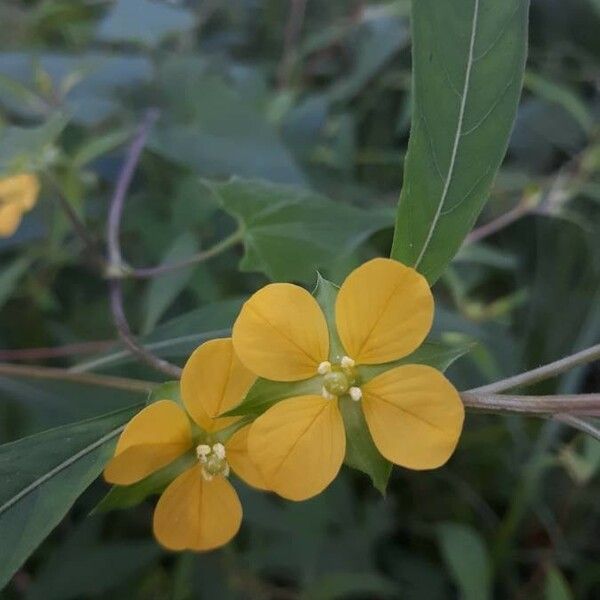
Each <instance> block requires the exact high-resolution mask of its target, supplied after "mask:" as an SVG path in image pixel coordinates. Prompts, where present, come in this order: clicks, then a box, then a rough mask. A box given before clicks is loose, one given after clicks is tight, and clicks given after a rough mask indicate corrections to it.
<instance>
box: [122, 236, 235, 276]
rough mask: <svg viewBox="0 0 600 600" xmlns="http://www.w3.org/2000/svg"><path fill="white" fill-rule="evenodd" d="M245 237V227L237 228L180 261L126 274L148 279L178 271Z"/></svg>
mask: <svg viewBox="0 0 600 600" xmlns="http://www.w3.org/2000/svg"><path fill="white" fill-rule="evenodd" d="M243 239H244V229H243V228H242V227H240V228H238V229H236V230H235V231H234V232H233V233H232V234H231V235H230V236H228V237H226V238H224V239H223V240H221V241H220V242H217V243H216V244H215V245H214V246H211V247H210V248H207V249H206V250H202V251H201V252H198V253H197V254H194V255H193V256H190V257H189V258H186V259H184V260H181V261H179V262H174V263H170V264H166V265H157V266H156V267H144V268H139V269H138V268H135V269H131V271H129V272H128V273H127V274H126V276H127V277H133V278H135V279H146V278H149V277H160V276H161V275H166V274H168V273H171V272H172V271H177V270H178V269H184V268H185V267H191V266H192V265H196V264H199V263H202V262H204V261H206V260H208V259H209V258H213V257H214V256H217V255H218V254H221V253H222V252H225V250H228V249H229V248H231V247H232V246H235V245H236V244H238V243H239V242H241V241H242V240H243Z"/></svg>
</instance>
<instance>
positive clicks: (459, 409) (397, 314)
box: [232, 258, 464, 500]
mask: <svg viewBox="0 0 600 600" xmlns="http://www.w3.org/2000/svg"><path fill="white" fill-rule="evenodd" d="M433 309H434V306H433V297H432V294H431V291H430V289H429V285H428V284H427V281H426V280H425V278H424V277H423V276H421V275H420V274H419V273H417V271H415V270H414V269H412V268H409V267H406V266H404V265H402V264H401V263H398V262H396V261H393V260H389V259H382V258H378V259H374V260H371V261H369V262H367V263H365V264H364V265H362V266H361V267H359V268H357V269H356V270H355V271H353V272H352V273H351V274H350V275H349V276H348V277H347V279H346V280H345V281H344V283H343V285H342V286H341V288H340V290H339V293H338V295H337V298H336V302H335V325H334V324H333V323H330V328H331V331H330V330H329V328H328V325H327V321H326V317H325V315H324V314H323V312H322V311H321V308H320V307H319V304H318V303H317V301H316V300H315V298H314V297H313V296H311V295H310V294H309V293H308V292H307V291H306V290H304V289H303V288H300V287H298V286H295V285H291V284H286V283H274V284H270V285H267V286H266V287H264V288H262V289H261V290H259V291H258V292H256V293H255V294H254V295H253V296H252V297H251V298H250V299H249V300H248V301H247V302H246V303H245V304H244V306H243V308H242V310H241V312H240V315H239V317H238V319H237V320H236V322H235V325H234V328H233V336H232V337H233V345H234V348H235V351H236V353H237V355H238V356H239V358H240V360H241V361H242V363H244V365H245V366H246V367H247V368H248V369H250V370H251V371H252V372H254V373H256V374H257V375H258V376H260V377H262V378H265V379H270V380H274V381H286V382H293V381H300V380H305V379H309V378H314V377H317V378H320V379H319V386H320V387H319V388H317V390H320V392H321V393H320V394H319V393H317V394H315V393H313V394H309V395H302V396H298V397H292V398H289V399H286V400H282V401H280V402H278V403H277V404H275V405H274V406H272V407H271V408H269V409H268V410H267V411H266V412H265V413H264V414H262V415H261V416H259V417H258V418H257V419H256V421H254V423H253V425H252V426H251V429H250V433H249V434H248V452H249V454H250V458H251V460H252V461H253V462H254V464H255V465H256V467H257V468H258V470H259V471H260V473H261V474H262V476H263V477H264V481H265V482H266V486H267V487H268V489H271V490H273V491H275V492H277V493H278V494H280V495H281V496H283V497H285V498H288V499H291V500H304V499H306V498H310V497H312V496H314V495H316V494H318V493H320V492H321V491H322V490H323V489H324V488H325V487H327V485H329V483H330V482H331V481H332V480H333V479H334V478H335V476H336V475H337V473H338V471H339V469H340V467H341V465H342V462H343V460H344V456H345V449H346V435H345V429H344V422H343V418H342V414H341V412H340V408H339V402H340V401H341V400H347V399H348V398H351V399H352V400H355V401H358V402H360V403H361V405H362V410H363V413H364V417H365V419H366V423H367V425H368V429H369V431H370V433H371V436H372V438H373V441H374V443H375V445H376V446H377V448H378V450H379V452H380V453H381V454H382V455H383V456H384V457H385V458H387V459H388V460H390V461H391V462H393V463H395V464H397V465H401V466H404V467H407V468H411V469H432V468H435V467H439V466H441V465H442V464H443V463H445V462H446V461H447V460H448V458H449V457H450V456H451V454H452V452H453V451H454V449H455V447H456V444H457V442H458V438H459V436H460V432H461V429H462V424H463V419H464V408H463V404H462V402H461V400H460V397H459V395H458V393H457V391H456V390H455V389H454V387H453V386H452V384H451V383H450V382H449V381H448V380H447V379H446V378H445V377H444V376H443V375H442V374H441V373H440V372H439V371H437V370H436V369H434V368H432V367H429V366H426V365H421V364H404V365H401V366H394V365H390V369H389V370H386V371H384V372H383V373H381V374H379V375H377V376H375V377H374V378H372V379H370V380H367V378H366V377H363V374H362V373H361V368H360V366H361V365H380V364H383V363H389V362H391V361H395V360H398V359H400V358H403V357H406V356H408V355H409V354H411V353H412V352H413V351H414V350H416V348H417V347H419V346H420V345H421V343H422V342H423V340H424V339H425V337H426V336H427V334H428V333H429V330H430V328H431V324H432V320H433ZM330 336H331V339H337V338H339V341H340V342H341V346H342V347H343V351H342V352H340V353H339V354H338V353H337V352H335V350H334V348H335V347H336V346H337V345H338V344H334V343H330ZM334 336H335V337H334Z"/></svg>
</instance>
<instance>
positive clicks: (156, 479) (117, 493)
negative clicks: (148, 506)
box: [90, 451, 197, 515]
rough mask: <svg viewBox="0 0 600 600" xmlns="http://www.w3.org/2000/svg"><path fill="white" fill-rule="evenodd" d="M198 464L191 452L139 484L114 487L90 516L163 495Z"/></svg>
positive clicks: (128, 506) (135, 504) (131, 505)
mask: <svg viewBox="0 0 600 600" xmlns="http://www.w3.org/2000/svg"><path fill="white" fill-rule="evenodd" d="M196 462H197V459H196V457H195V455H194V453H193V452H191V451H190V452H187V453H186V454H184V455H183V456H180V457H179V458H178V459H177V460H175V461H173V462H172V463H171V464H169V465H167V466H166V467H163V468H162V469H160V470H159V471H155V472H154V473H152V474H151V475H148V477H146V478H145V479H142V480H141V481H138V482H137V483H134V484H132V485H114V486H113V487H112V488H111V489H110V491H109V492H108V493H107V494H106V496H104V498H102V500H100V502H99V503H98V504H97V505H96V506H95V507H94V509H93V510H92V512H91V513H90V514H91V515H94V514H98V513H104V512H108V511H110V510H117V509H124V508H131V507H133V506H137V505H138V504H140V503H141V502H143V501H144V500H145V499H146V498H148V496H152V495H158V494H161V493H162V492H163V491H164V489H165V488H166V487H167V486H168V485H169V484H170V483H171V482H172V481H173V480H174V479H175V478H176V477H177V476H178V475H180V474H181V473H183V472H184V471H185V470H186V469H189V468H190V467H192V466H193V465H194V464H195V463H196Z"/></svg>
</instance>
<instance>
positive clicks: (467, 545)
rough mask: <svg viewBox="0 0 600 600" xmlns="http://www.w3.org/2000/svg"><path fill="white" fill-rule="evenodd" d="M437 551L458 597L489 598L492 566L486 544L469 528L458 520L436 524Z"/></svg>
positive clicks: (477, 599)
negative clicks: (446, 567)
mask: <svg viewBox="0 0 600 600" xmlns="http://www.w3.org/2000/svg"><path fill="white" fill-rule="evenodd" d="M437 534H438V541H439V544H440V550H441V552H442V556H443V558H444V561H445V563H446V565H447V566H448V569H449V571H450V575H451V576H452V578H453V579H454V583H455V584H456V585H457V587H458V588H459V590H460V597H461V598H462V600H487V599H489V598H491V597H492V595H491V594H492V568H491V561H490V557H489V554H488V550H487V547H486V545H485V542H484V540H483V539H482V538H481V536H480V535H479V533H477V531H475V530H474V529H473V528H472V527H470V526H466V525H461V524H459V523H442V524H440V525H438V526H437Z"/></svg>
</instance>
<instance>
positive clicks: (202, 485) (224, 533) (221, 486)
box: [104, 338, 265, 550]
mask: <svg viewBox="0 0 600 600" xmlns="http://www.w3.org/2000/svg"><path fill="white" fill-rule="evenodd" d="M255 379H256V377H255V375H253V374H252V373H250V371H248V370H247V369H246V368H245V367H244V366H243V365H242V364H241V363H240V361H239V360H238V358H237V357H236V355H235V353H234V351H233V347H232V344H231V339H230V338H228V339H219V340H212V341H209V342H206V343H205V344H203V345H202V346H200V347H199V348H198V349H197V350H196V351H195V352H194V353H193V354H192V355H191V357H190V359H189V360H188V361H187V363H186V365H185V367H184V369H183V375H182V378H181V397H182V401H183V405H184V406H185V410H183V408H181V407H180V405H179V404H177V403H176V402H173V401H171V400H159V401H158V402H154V403H152V404H150V405H149V406H147V407H146V408H145V409H144V410H142V411H141V412H140V413H138V414H137V415H136V416H135V417H134V418H133V419H132V420H131V421H130V422H129V423H128V424H127V426H126V427H125V429H124V430H123V433H122V434H121V437H120V438H119V441H118V443H117V447H116V450H115V455H114V457H113V458H112V460H111V461H110V462H109V463H108V464H107V465H106V468H105V470H104V477H105V479H106V480H107V481H108V482H110V483H114V484H118V485H131V484H133V483H136V482H138V481H141V480H142V479H144V478H145V477H147V476H148V475H150V474H152V473H154V472H155V471H158V470H159V469H162V468H163V467H165V466H167V465H168V464H170V463H172V462H173V461H174V460H175V459H177V458H179V457H181V456H182V455H184V454H186V453H191V452H192V451H194V453H195V457H196V458H195V459H194V464H193V466H191V467H189V468H187V469H186V470H185V471H183V472H182V473H181V474H180V475H178V476H177V477H176V478H175V479H174V480H173V481H172V483H170V484H169V486H168V487H167V488H166V489H165V491H164V492H163V493H162V495H161V497H160V499H159V501H158V504H157V506H156V510H155V512H154V522H153V528H154V534H155V536H156V539H157V540H158V541H159V542H160V543H161V544H162V545H163V546H165V547H167V548H169V549H171V550H185V549H189V550H210V549H212V548H216V547H218V546H221V545H223V544H226V543H227V542H228V541H229V540H230V539H231V538H232V537H233V536H234V535H235V534H236V533H237V531H238V529H239V527H240V524H241V519H242V507H241V504H240V501H239V499H238V496H237V493H236V492H235V490H234V488H233V486H232V485H231V483H229V481H228V480H227V477H228V475H229V470H230V468H231V470H232V471H233V472H235V473H236V475H238V476H239V477H241V478H242V479H243V480H244V481H246V482H247V483H248V484H250V485H252V486H254V487H257V488H260V489H264V487H265V486H264V482H263V480H262V477H261V476H260V474H259V473H258V471H257V470H256V468H255V467H254V465H253V464H252V462H251V461H250V460H249V459H248V455H247V452H246V444H247V434H248V427H247V426H246V427H243V428H241V429H239V430H237V431H236V432H235V433H234V434H233V435H232V436H231V437H229V438H227V437H226V436H223V435H222V434H224V432H225V428H229V427H230V426H232V425H233V426H234V425H235V422H236V421H237V419H236V418H219V417H218V415H220V414H221V413H223V412H225V411H227V410H228V409H230V408H232V407H233V406H235V405H236V404H238V403H239V402H240V400H241V399H242V398H243V396H244V395H245V394H246V392H247V391H248V389H249V388H250V387H251V386H252V384H253V383H254V380H255ZM186 411H187V414H186ZM188 417H190V418H191V419H192V421H193V424H192V423H191V422H190V418H188ZM220 434H221V435H220Z"/></svg>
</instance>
